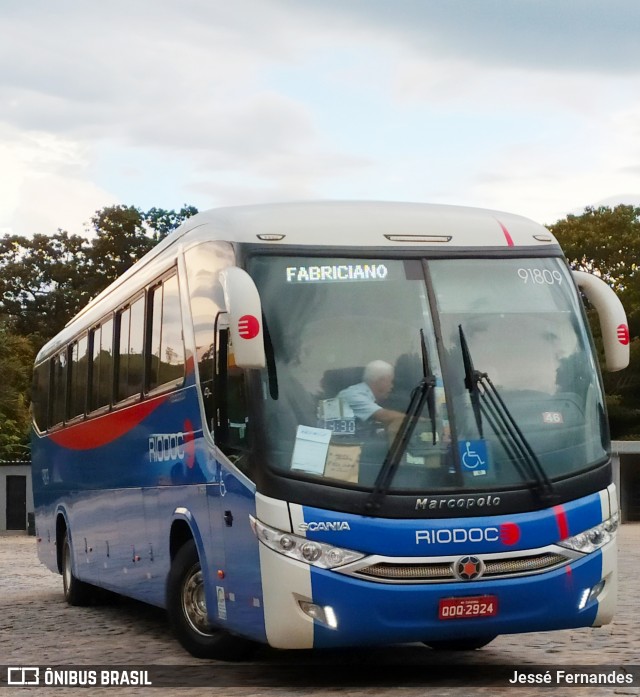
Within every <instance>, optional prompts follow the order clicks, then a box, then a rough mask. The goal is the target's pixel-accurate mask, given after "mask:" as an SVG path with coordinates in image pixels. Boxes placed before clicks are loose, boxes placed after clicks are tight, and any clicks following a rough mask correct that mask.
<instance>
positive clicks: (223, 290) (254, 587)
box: [33, 202, 629, 658]
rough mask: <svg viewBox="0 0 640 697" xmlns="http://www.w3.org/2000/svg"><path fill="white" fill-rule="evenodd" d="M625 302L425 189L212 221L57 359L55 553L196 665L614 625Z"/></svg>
mask: <svg viewBox="0 0 640 697" xmlns="http://www.w3.org/2000/svg"><path fill="white" fill-rule="evenodd" d="M579 290H580V291H582V293H583V294H584V295H585V296H586V297H587V298H588V299H589V301H590V303H591V304H592V305H593V306H594V307H595V308H596V310H597V312H598V314H599V317H600V322H601V327H602V336H603V345H604V358H603V360H604V362H605V363H606V368H607V369H608V370H620V369H622V368H624V367H625V366H626V364H627V362H628V350H629V346H628V344H629V332H628V329H627V323H626V317H625V314H624V310H623V309H622V306H621V304H620V302H619V300H618V299H617V298H616V296H615V294H614V293H613V292H612V291H611V289H610V288H609V286H607V285H606V284H605V283H604V282H602V281H601V280H600V279H598V278H596V277H594V276H591V275H588V274H586V273H579V272H578V273H572V272H571V271H570V270H569V268H568V266H567V263H566V260H565V259H564V257H563V254H562V251H561V249H560V247H559V245H558V243H557V241H556V240H555V239H554V237H553V236H552V235H551V233H550V232H549V231H548V230H547V229H545V228H544V227H542V226H540V225H538V224H536V223H534V222H532V221H530V220H527V219H525V218H521V217H518V216H514V215H510V214H506V213H498V212H495V211H484V210H478V209H465V208H458V207H448V206H431V205H423V204H403V203H374V202H331V203H312V202H309V203H291V204H272V205H261V206H250V207H231V208H222V209H218V210H213V211H209V212H204V213H200V214H198V215H196V216H194V217H192V218H190V219H189V220H187V221H186V222H185V223H184V224H183V225H182V226H181V227H180V228H178V229H177V230H176V231H175V232H174V233H172V234H171V235H169V236H168V237H167V238H166V239H165V240H164V241H163V242H161V243H160V244H159V245H158V246H157V247H156V248H154V249H153V250H152V251H151V252H150V253H148V254H147V255H146V256H145V257H144V258H143V259H141V260H140V261H139V262H138V263H137V264H135V265H134V266H133V267H132V268H131V269H130V270H129V271H128V272H127V273H125V274H124V275H123V276H122V277H121V278H120V279H119V280H118V281H116V282H115V283H113V284H112V285H111V286H110V287H109V288H107V289H106V290H105V291H104V292H103V293H101V294H100V295H99V296H98V297H97V298H95V299H94V300H93V301H92V302H90V303H89V305H88V306H87V307H86V308H85V309H84V310H82V311H81V312H80V313H79V314H78V315H77V316H76V317H75V318H74V319H73V320H72V321H70V322H69V324H68V325H67V326H66V328H65V329H64V330H63V331H62V332H60V334H59V335H58V336H56V337H55V338H54V339H53V340H52V341H50V342H49V343H48V344H47V345H46V346H45V347H44V348H43V349H42V350H41V351H40V353H39V355H38V357H37V360H36V364H35V370H34V389H33V416H34V433H33V483H34V496H35V503H36V527H37V539H38V544H39V546H38V549H39V557H40V560H41V561H42V562H43V563H44V564H46V565H47V566H48V567H49V568H50V569H51V570H52V571H55V572H59V573H61V574H62V578H63V588H64V594H65V596H66V599H67V600H68V602H69V603H71V604H72V605H79V604H83V603H87V602H90V601H91V598H92V595H93V592H94V591H95V590H96V587H97V588H104V589H108V590H111V591H115V592H116V593H120V594H123V595H126V596H130V597H133V598H137V599H139V600H142V601H146V602H148V603H151V604H153V605H156V606H159V607H164V608H166V609H167V613H168V616H169V620H170V623H171V625H172V627H173V629H174V631H175V633H176V636H177V638H178V640H179V641H180V642H181V644H182V645H183V646H184V647H185V648H186V649H187V650H188V651H189V652H191V653H192V654H193V655H194V656H199V657H207V656H211V657H218V658H232V657H241V656H243V655H246V653H247V652H248V651H249V650H250V649H251V647H253V646H255V645H257V644H259V643H266V644H269V645H270V646H273V647H279V648H284V649H298V648H300V649H302V648H304V649H308V648H316V647H342V646H362V645H367V644H383V643H397V642H424V643H425V644H427V645H429V646H431V647H433V648H445V649H473V648H479V647H481V646H483V645H485V644H486V643H488V642H489V641H491V640H492V639H493V638H494V637H495V636H497V635H499V634H511V633H518V632H529V631H542V630H555V629H563V628H569V627H582V626H600V625H603V624H605V623H607V622H609V621H610V620H611V618H612V615H613V612H614V608H615V603H616V527H617V524H618V505H617V497H616V491H615V488H614V485H613V483H612V467H611V461H610V444H609V435H608V427H607V416H606V410H605V402H604V395H603V390H602V380H601V376H600V372H599V368H598V363H597V360H596V354H595V352H594V348H593V344H592V340H591V337H590V334H589V331H588V328H587V323H586V320H585V312H584V309H583V304H582V301H581V296H580V292H579Z"/></svg>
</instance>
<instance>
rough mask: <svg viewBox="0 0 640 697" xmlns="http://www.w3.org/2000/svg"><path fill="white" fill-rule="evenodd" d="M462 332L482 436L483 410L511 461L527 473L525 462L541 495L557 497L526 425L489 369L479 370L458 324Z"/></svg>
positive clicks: (467, 381)
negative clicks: (525, 433)
mask: <svg viewBox="0 0 640 697" xmlns="http://www.w3.org/2000/svg"><path fill="white" fill-rule="evenodd" d="M458 330H459V332H460V348H461V350H462V360H463V363H464V372H465V378H464V385H465V387H466V388H467V390H469V394H470V397H471V406H472V408H473V412H474V416H475V420H476V424H477V426H478V432H479V434H480V438H482V437H483V432H482V414H483V413H484V415H485V417H486V419H487V421H488V422H489V423H490V425H491V427H492V428H493V430H494V431H495V433H496V435H497V436H498V438H499V439H500V442H501V444H502V445H503V447H504V449H505V451H506V452H507V455H508V456H509V459H510V460H511V462H512V463H513V464H514V465H515V467H516V468H517V469H518V471H519V472H520V475H521V476H522V477H523V479H524V478H525V477H524V472H523V469H522V466H521V464H520V463H522V465H524V469H525V470H526V473H527V474H528V475H529V477H530V478H531V479H532V480H533V482H534V489H535V491H536V492H537V494H538V495H539V497H540V498H542V499H545V500H548V499H550V498H552V497H553V484H552V483H551V480H550V479H549V477H547V473H546V472H545V471H544V468H543V466H542V464H541V463H540V460H539V459H538V456H537V455H536V453H535V451H534V450H533V448H532V447H531V444H530V443H529V441H528V440H527V438H526V436H525V435H524V433H523V432H522V429H521V428H520V426H519V425H518V422H517V421H516V420H515V418H514V416H513V414H512V413H511V410H510V409H509V407H508V406H507V405H506V403H505V401H504V400H503V398H502V396H501V395H500V392H499V391H498V389H497V387H496V386H495V385H494V384H493V382H491V378H490V377H489V375H488V373H483V372H481V371H479V370H476V369H475V368H474V365H473V360H472V358H471V352H470V351H469V345H468V344H467V339H466V337H465V335H464V331H463V329H462V325H461V324H460V325H458Z"/></svg>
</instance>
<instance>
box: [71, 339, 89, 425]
mask: <svg viewBox="0 0 640 697" xmlns="http://www.w3.org/2000/svg"><path fill="white" fill-rule="evenodd" d="M87 349H88V339H87V335H86V334H85V335H84V336H83V337H82V338H80V339H78V341H74V342H73V344H71V362H70V363H69V371H70V372H71V375H70V378H69V384H70V387H71V395H70V397H69V418H70V419H75V418H76V417H79V416H84V411H85V401H86V396H87V360H88V355H87Z"/></svg>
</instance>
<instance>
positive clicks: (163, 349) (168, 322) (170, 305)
mask: <svg viewBox="0 0 640 697" xmlns="http://www.w3.org/2000/svg"><path fill="white" fill-rule="evenodd" d="M149 307H150V309H151V319H150V332H149V333H150V349H149V350H150V357H149V376H148V385H147V389H148V391H149V392H151V391H153V390H154V389H156V388H157V387H161V386H163V385H170V384H171V383H174V384H176V385H177V384H178V383H179V382H181V381H182V380H184V376H185V365H184V361H185V352H184V343H183V338H182V313H181V310H180V294H179V290H178V277H177V276H176V275H173V276H170V277H169V278H167V279H166V280H165V281H164V283H162V284H161V285H158V286H156V287H155V288H152V289H151V290H150V292H149Z"/></svg>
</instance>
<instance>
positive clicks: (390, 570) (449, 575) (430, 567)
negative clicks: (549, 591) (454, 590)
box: [345, 552, 571, 583]
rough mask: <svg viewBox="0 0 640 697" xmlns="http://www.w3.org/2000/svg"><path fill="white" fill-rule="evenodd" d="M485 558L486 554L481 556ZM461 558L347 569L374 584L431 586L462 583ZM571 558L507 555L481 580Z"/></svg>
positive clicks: (492, 562)
mask: <svg viewBox="0 0 640 697" xmlns="http://www.w3.org/2000/svg"><path fill="white" fill-rule="evenodd" d="M479 556H480V558H482V555H479ZM458 559H459V557H456V558H455V559H454V558H451V559H447V560H446V561H441V560H438V561H434V562H425V561H418V562H415V563H411V562H407V561H406V560H403V561H402V562H397V563H396V562H393V561H392V560H389V561H377V562H376V563H374V564H369V565H368V566H363V567H361V568H354V569H352V570H345V572H346V573H349V574H351V575H354V576H360V577H365V578H368V579H369V580H371V581H380V582H387V583H392V582H396V583H403V582H404V583H430V582H440V583H442V582H448V581H460V579H459V578H457V577H456V575H455V573H454V568H455V564H456V561H457V560H458ZM569 561H571V559H570V558H569V557H566V556H564V555H562V554H558V553H555V552H543V553H538V554H530V555H522V556H505V557H493V558H485V559H484V563H485V571H484V574H483V575H482V577H481V578H479V579H477V580H478V581H482V580H485V579H486V580H488V579H495V578H499V577H510V576H525V575H527V574H533V573H539V572H541V571H549V570H551V569H554V568H556V567H559V566H563V565H564V564H567V563H569Z"/></svg>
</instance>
